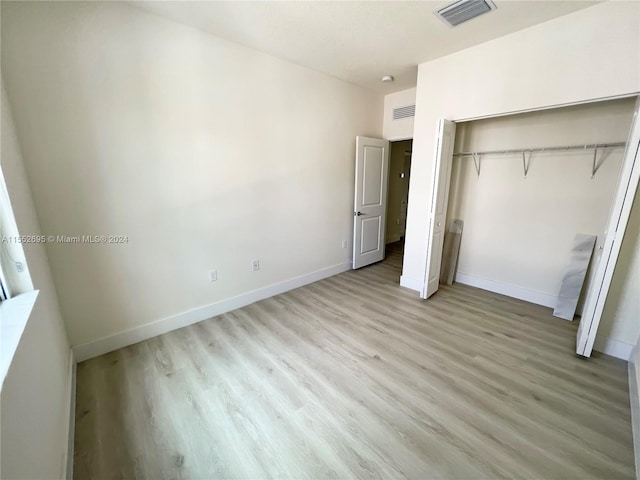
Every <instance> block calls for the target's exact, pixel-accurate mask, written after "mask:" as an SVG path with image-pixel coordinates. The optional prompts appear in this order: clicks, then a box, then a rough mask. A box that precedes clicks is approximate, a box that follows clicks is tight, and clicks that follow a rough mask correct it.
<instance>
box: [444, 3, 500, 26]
mask: <svg viewBox="0 0 640 480" xmlns="http://www.w3.org/2000/svg"><path fill="white" fill-rule="evenodd" d="M495 9H496V6H495V4H494V3H493V2H492V1H491V0H458V1H457V2H453V3H451V4H449V5H447V6H446V7H442V8H440V9H438V10H436V11H435V12H434V13H435V14H436V15H437V16H438V17H440V18H441V19H442V20H443V21H444V22H445V23H446V24H447V25H449V26H451V27H455V26H456V25H460V24H461V23H463V22H466V21H467V20H471V19H472V18H475V17H477V16H479V15H482V14H483V13H488V12H490V11H491V10H495Z"/></svg>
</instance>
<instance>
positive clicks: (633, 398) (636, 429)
mask: <svg viewBox="0 0 640 480" xmlns="http://www.w3.org/2000/svg"><path fill="white" fill-rule="evenodd" d="M639 363H640V342H639V343H638V344H637V345H636V346H635V349H634V350H633V352H632V354H631V357H630V359H629V400H630V404H631V430H632V431H633V451H634V454H635V458H636V479H637V480H640V383H639V382H638V379H639V378H640V371H639V369H640V364H639Z"/></svg>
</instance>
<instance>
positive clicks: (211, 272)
mask: <svg viewBox="0 0 640 480" xmlns="http://www.w3.org/2000/svg"><path fill="white" fill-rule="evenodd" d="M216 280H218V271H217V270H209V281H210V282H215V281H216Z"/></svg>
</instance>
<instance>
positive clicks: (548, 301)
mask: <svg viewBox="0 0 640 480" xmlns="http://www.w3.org/2000/svg"><path fill="white" fill-rule="evenodd" d="M455 281H456V282H458V283H462V284H464V285H469V286H472V287H477V288H481V289H483V290H488V291H490V292H494V293H500V294H502V295H506V296H508V297H512V298H517V299H520V300H524V301H525V302H530V303H535V304H536V305H543V306H545V307H550V308H554V307H555V306H556V303H557V301H558V297H557V296H556V295H551V294H549V293H544V292H538V291H536V290H529V289H528V288H523V287H518V286H517V285H511V284H509V283H502V282H496V281H495V280H489V279H488V278H483V277H478V276H476V275H471V274H468V273H464V272H456V276H455Z"/></svg>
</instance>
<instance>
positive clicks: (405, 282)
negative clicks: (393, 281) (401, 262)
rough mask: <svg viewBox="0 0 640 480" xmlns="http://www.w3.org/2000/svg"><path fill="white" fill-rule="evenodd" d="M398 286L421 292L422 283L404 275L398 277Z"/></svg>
mask: <svg viewBox="0 0 640 480" xmlns="http://www.w3.org/2000/svg"><path fill="white" fill-rule="evenodd" d="M400 286H401V287H405V288H410V289H411V290H415V291H416V292H422V287H423V286H424V282H423V281H422V280H419V279H417V278H410V277H407V276H406V275H400Z"/></svg>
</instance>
